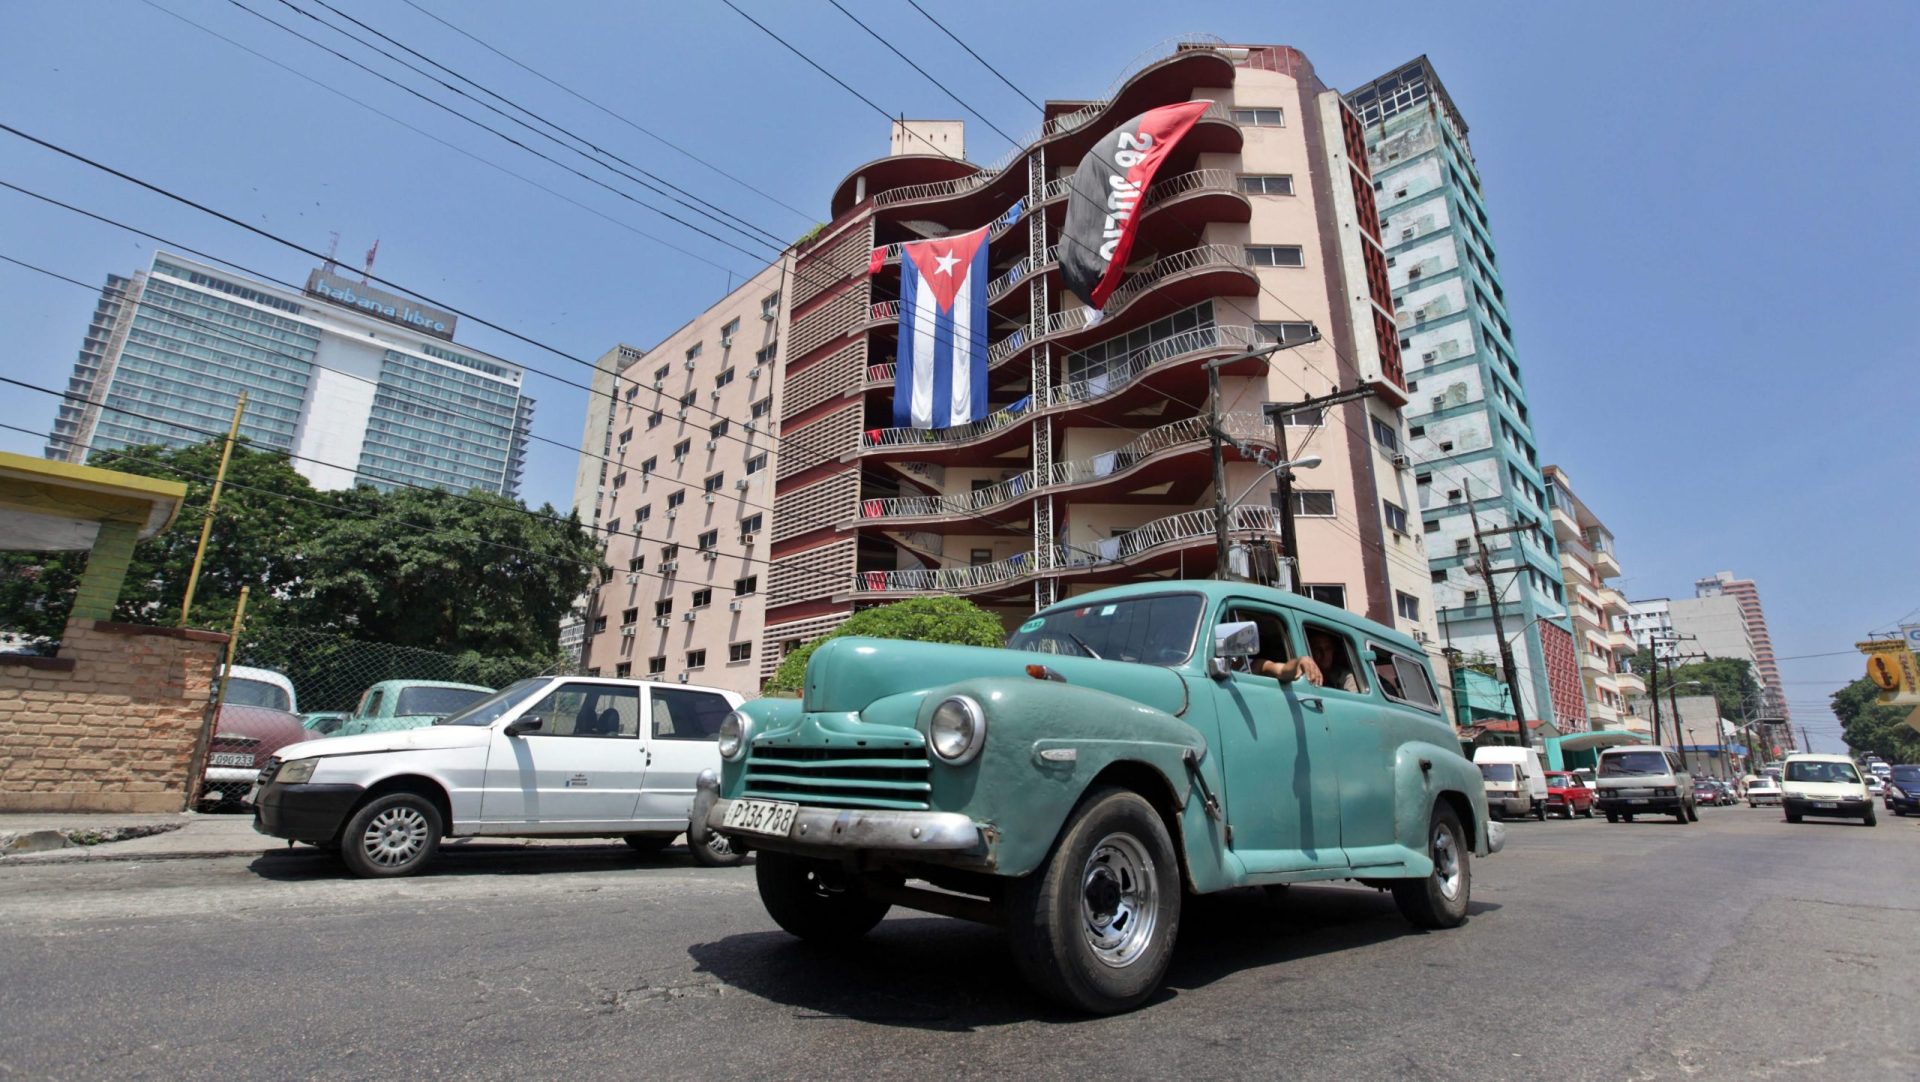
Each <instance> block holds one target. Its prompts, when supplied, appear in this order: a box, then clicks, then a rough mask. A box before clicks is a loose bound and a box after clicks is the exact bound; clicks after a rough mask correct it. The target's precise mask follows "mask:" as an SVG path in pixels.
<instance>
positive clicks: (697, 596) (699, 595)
mask: <svg viewBox="0 0 1920 1082" xmlns="http://www.w3.org/2000/svg"><path fill="white" fill-rule="evenodd" d="M711 604H713V587H711V586H705V587H702V588H700V589H698V590H695V591H694V592H693V604H691V605H689V606H688V608H694V609H704V608H706V607H707V606H708V605H711Z"/></svg>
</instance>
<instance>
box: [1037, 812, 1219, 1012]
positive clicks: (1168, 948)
mask: <svg viewBox="0 0 1920 1082" xmlns="http://www.w3.org/2000/svg"><path fill="white" fill-rule="evenodd" d="M1181 889H1182V886H1181V880H1180V864H1179V856H1178V854H1177V853H1176V852H1175V851H1174V848H1173V840H1172V838H1171V837H1170V836H1169V835H1168V833H1167V827H1166V824H1165V823H1163V822H1161V820H1160V815H1159V813H1158V812H1156V811H1154V809H1153V805H1151V804H1149V803H1147V801H1146V799H1145V798H1143V797H1141V796H1140V795H1139V794H1138V793H1134V792H1130V791H1128V790H1124V789H1107V790H1103V791H1100V792H1096V793H1093V794H1091V795H1090V796H1088V798H1087V799H1086V801H1085V802H1084V803H1083V804H1082V806H1081V808H1080V810H1079V812H1078V813H1076V814H1075V815H1074V817H1073V819H1072V820H1070V821H1069V822H1068V824H1067V827H1066V829H1065V830H1064V831H1063V832H1062V833H1061V835H1060V840H1059V841H1058V842H1056V843H1055V845H1054V848H1053V855H1052V856H1051V857H1050V858H1049V859H1048V861H1047V863H1046V864H1044V865H1042V866H1041V867H1040V868H1039V869H1037V870H1036V871H1034V872H1033V873H1032V874H1030V875H1028V876H1027V877H1026V878H1025V879H1022V880H1020V881H1018V882H1016V883H1014V884H1012V886H1011V889H1010V890H1008V892H1007V898H1006V916H1007V930H1008V936H1009V938H1010V940H1011V941H1012V945H1013V957H1014V961H1015V963H1016V964H1017V965H1018V966H1019V967H1020V971H1021V972H1022V973H1023V974H1025V976H1026V978H1027V980H1029V981H1030V982H1032V983H1033V985H1034V986H1035V987H1037V988H1039V989H1040V990H1041V991H1042V992H1045V993H1046V994H1047V995H1049V996H1051V997H1053V998H1054V999H1056V1000H1058V1001H1060V1002H1062V1003H1065V1004H1067V1005H1068V1006H1071V1007H1076V1008H1079V1009H1080V1010H1083V1011H1089V1012H1092V1013H1094V1014H1112V1013H1114V1012H1116V1011H1124V1010H1127V1009H1128V1008H1131V1007H1135V1006H1138V1005H1139V1004H1140V1003H1141V1002H1142V1001H1144V1000H1145V999H1146V998H1147V997H1148V996H1150V995H1152V994H1153V992H1154V990H1155V989H1157V988H1159V987H1160V980H1161V978H1162V977H1164V976H1165V975H1166V971H1167V963H1168V962H1169V961H1170V960H1171V958H1172V955H1173V941H1174V938H1175V936H1177V935H1178V933H1179V931H1180V902H1181Z"/></svg>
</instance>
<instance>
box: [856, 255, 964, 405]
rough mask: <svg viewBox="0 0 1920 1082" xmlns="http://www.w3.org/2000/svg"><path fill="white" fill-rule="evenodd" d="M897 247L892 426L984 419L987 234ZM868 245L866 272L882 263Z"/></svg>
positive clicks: (883, 260) (882, 256) (882, 259)
mask: <svg viewBox="0 0 1920 1082" xmlns="http://www.w3.org/2000/svg"><path fill="white" fill-rule="evenodd" d="M990 228H991V227H990V226H981V227H980V228H979V229H976V230H974V231H973V232H971V233H961V234H958V235H956V236H951V237H939V238H936V239H934V240H921V241H914V242H913V243H911V244H903V245H901V246H900V349H899V357H898V362H899V363H898V366H897V367H896V368H895V370H894V377H893V424H894V427H896V428H952V427H953V426H954V425H963V424H966V423H967V422H969V421H978V420H980V419H981V418H983V417H985V416H986V415H987V338H988V335H989V327H988V323H987V318H988V317H987V232H988V230H989V229H990ZM885 262H886V249H884V248H875V249H874V250H873V259H872V262H871V264H870V269H871V270H873V271H876V272H877V271H878V270H879V268H880V267H881V266H883V265H885Z"/></svg>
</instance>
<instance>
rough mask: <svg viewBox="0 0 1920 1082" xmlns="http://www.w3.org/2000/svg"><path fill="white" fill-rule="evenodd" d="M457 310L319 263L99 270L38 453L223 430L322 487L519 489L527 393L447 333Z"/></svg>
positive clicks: (506, 368) (517, 374)
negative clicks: (83, 332) (291, 285)
mask: <svg viewBox="0 0 1920 1082" xmlns="http://www.w3.org/2000/svg"><path fill="white" fill-rule="evenodd" d="M453 327H454V317H453V315H451V314H450V313H446V312H440V311H437V310H435V309H433V308H430V307H428V306H427V305H424V304H421V303H420V302H418V301H414V300H411V299H409V298H406V297H401V296H398V295H395V294H391V293H388V292H386V291H385V290H381V289H379V288H377V287H372V286H369V285H367V284H366V283H364V282H354V281H350V280H348V279H344V278H340V277H337V276H336V275H334V274H333V273H332V272H331V268H322V269H319V270H316V271H314V272H313V274H312V275H310V276H309V278H308V280H307V288H306V290H305V291H296V290H291V289H286V288H283V287H280V286H276V285H272V284H270V283H265V282H258V281H254V280H251V279H249V278H246V277H244V276H241V275H237V274H234V273H232V272H230V271H226V270H222V269H220V268H218V267H213V266H209V265H206V264H202V263H198V262H195V261H192V260H189V259H185V258H182V257H180V256H176V255H172V254H169V253H166V252H158V253H155V255H154V257H153V261H152V263H151V265H149V266H148V267H147V268H146V269H145V270H141V271H138V272H136V273H135V274H134V275H133V276H132V277H131V278H123V277H120V276H118V275H113V276H109V278H108V280H107V285H106V287H105V288H104V289H103V290H102V291H101V300H100V303H99V305H98V306H97V307H96V309H95V312H94V318H93V321H92V324H91V326H90V327H89V329H88V333H87V337H86V339H85V340H84V341H83V343H82V345H81V349H80V356H79V359H78V360H77V361H76V362H75V364H74V370H73V375H72V377H71V379H70V380H69V381H68V388H67V389H68V391H69V392H71V393H72V394H73V395H75V396H77V398H75V399H69V400H67V401H65V402H63V403H62V404H61V406H60V411H59V414H58V416H57V418H56V419H55V422H54V428H53V433H52V438H51V439H50V440H49V441H48V444H47V457H48V458H52V459H56V460H61V461H67V462H84V461H85V460H86V459H87V457H88V456H89V455H90V454H92V453H93V452H95V451H100V450H105V449H109V448H115V447H127V446H133V445H137V444H162V445H165V446H169V447H181V446H186V445H189V444H194V443H200V442H203V441H205V440H207V439H208V438H210V436H217V435H219V434H222V433H224V432H225V431H226V429H227V425H228V423H229V421H230V419H231V417H232V414H233V407H234V402H235V400H236V399H238V398H239V396H240V393H241V392H243V391H244V392H246V394H247V409H246V413H245V414H244V416H243V418H242V420H241V424H240V433H241V435H242V436H244V437H246V438H247V439H248V440H250V441H251V442H252V443H253V445H254V446H256V447H261V448H266V449H270V450H276V451H285V452H288V453H289V454H290V455H292V456H293V459H292V464H293V467H294V469H296V470H298V471H299V472H300V473H302V474H304V475H305V476H306V477H307V478H308V479H309V480H311V481H312V482H313V483H314V485H315V486H316V487H318V488H322V489H336V488H346V487H349V486H352V485H355V484H368V485H373V486H375V487H379V488H390V487H395V486H400V485H425V486H432V487H437V488H445V489H449V490H452V491H457V492H465V491H468V490H472V489H479V490H481V491H485V492H495V493H500V494H502V495H506V496H517V495H518V494H519V488H520V476H521V472H522V470H523V468H524V462H525V457H526V445H527V436H528V431H529V429H530V428H531V425H532V420H533V400H532V399H531V398H529V397H528V396H527V395H526V394H525V391H524V387H523V384H524V379H525V373H524V372H523V371H522V369H521V368H520V367H519V366H518V365H515V364H512V363H510V362H508V361H503V360H501V359H499V358H497V357H491V356H488V355H487V354H484V353H480V352H478V351H476V350H472V349H468V348H466V347H464V346H456V345H454V343H453Z"/></svg>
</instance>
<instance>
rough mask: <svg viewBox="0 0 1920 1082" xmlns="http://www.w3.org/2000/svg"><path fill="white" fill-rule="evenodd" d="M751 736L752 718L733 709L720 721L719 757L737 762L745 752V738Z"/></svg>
mask: <svg viewBox="0 0 1920 1082" xmlns="http://www.w3.org/2000/svg"><path fill="white" fill-rule="evenodd" d="M752 736H753V719H752V718H750V717H748V716H747V715H745V714H743V713H741V712H740V711H738V710H735V711H734V712H733V713H731V714H728V715H727V716H726V718H725V720H723V721H721V722H720V758H722V759H725V760H726V761H727V762H730V763H733V762H738V761H740V760H741V759H742V758H744V757H745V756H746V754H747V740H748V739H749V738H751V737H752Z"/></svg>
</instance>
